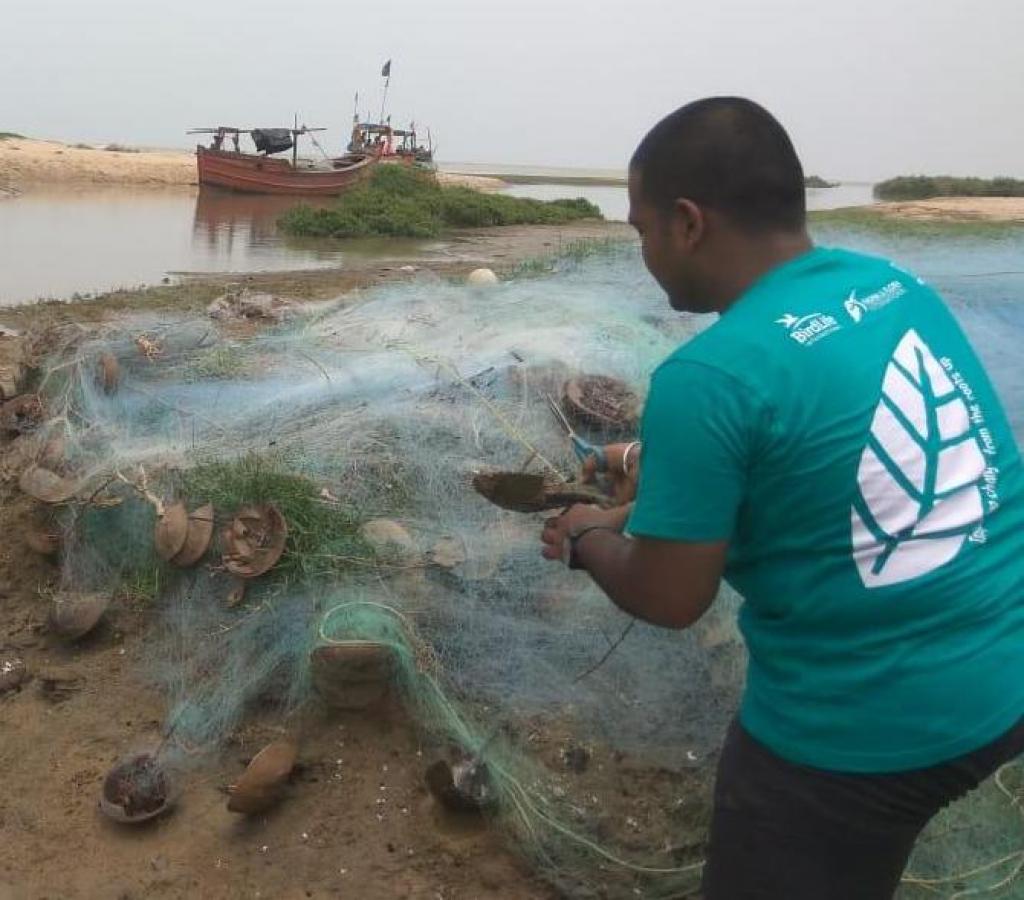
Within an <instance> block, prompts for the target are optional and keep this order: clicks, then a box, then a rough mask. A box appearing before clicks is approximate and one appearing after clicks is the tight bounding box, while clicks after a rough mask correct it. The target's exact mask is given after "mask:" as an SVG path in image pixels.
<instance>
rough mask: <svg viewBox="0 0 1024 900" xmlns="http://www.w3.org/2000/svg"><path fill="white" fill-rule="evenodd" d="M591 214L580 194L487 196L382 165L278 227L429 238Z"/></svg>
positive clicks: (306, 232)
mask: <svg viewBox="0 0 1024 900" xmlns="http://www.w3.org/2000/svg"><path fill="white" fill-rule="evenodd" d="M589 218H595V219H599V218H601V213H600V210H599V209H598V208H597V207H596V206H595V205H594V204H593V203H590V202H589V201H587V200H584V199H583V198H582V197H580V198H577V199H575V200H552V201H549V202H544V201H541V200H530V199H523V198H521V197H509V196H507V195H505V194H485V193H482V192H480V191H475V190H473V189H472V188H465V187H442V186H441V185H440V184H438V183H437V180H436V179H435V178H434V177H433V175H431V174H430V173H428V172H423V171H420V170H417V169H408V168H405V167H402V166H392V165H382V166H378V167H377V169H376V171H375V172H374V173H373V176H372V177H371V178H370V179H369V180H368V181H367V182H366V183H365V184H362V185H360V186H358V187H356V188H354V189H353V190H351V191H349V192H348V193H347V194H345V195H344V196H343V197H341V198H340V199H339V200H338V202H337V204H336V205H335V206H334V207H333V208H331V209H312V208H310V207H308V206H299V207H296V208H295V209H292V210H290V211H289V212H287V213H286V214H285V215H284V216H282V218H281V219H280V221H279V225H280V227H281V228H282V229H283V230H284V231H286V232H287V233H288V234H292V235H298V236H303V237H337V238H347V237H369V236H375V235H381V236H385V237H411V238H430V237H437V236H438V235H439V234H441V233H442V232H443V231H444V230H445V229H449V228H481V227H485V226H489V225H530V224H544V225H560V224H564V223H566V222H571V221H574V220H576V219H589Z"/></svg>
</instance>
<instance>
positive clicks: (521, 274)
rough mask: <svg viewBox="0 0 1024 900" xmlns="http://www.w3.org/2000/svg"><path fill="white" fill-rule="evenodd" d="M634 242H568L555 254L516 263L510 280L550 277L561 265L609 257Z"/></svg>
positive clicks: (592, 239)
mask: <svg viewBox="0 0 1024 900" xmlns="http://www.w3.org/2000/svg"><path fill="white" fill-rule="evenodd" d="M632 244H633V241H631V240H628V239H625V238H585V239H582V240H578V241H568V242H566V243H565V244H561V245H559V247H558V248H557V249H556V250H555V252H554V253H550V254H545V255H544V256H534V257H530V258H529V259H524V260H522V261H521V262H519V263H516V265H514V266H513V267H512V268H511V269H509V270H508V271H507V276H508V277H509V278H530V277H534V276H538V275H548V274H550V273H551V272H553V271H554V270H555V269H556V268H558V267H559V264H560V263H563V262H570V263H579V262H582V261H583V260H585V259H589V258H590V257H592V256H608V255H610V254H612V253H615V252H617V251H619V250H621V249H622V248H623V247H630V246H632Z"/></svg>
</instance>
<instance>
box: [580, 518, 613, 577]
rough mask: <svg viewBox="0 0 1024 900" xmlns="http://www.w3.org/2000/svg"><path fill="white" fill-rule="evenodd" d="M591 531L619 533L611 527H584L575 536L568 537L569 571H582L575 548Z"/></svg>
mask: <svg viewBox="0 0 1024 900" xmlns="http://www.w3.org/2000/svg"><path fill="white" fill-rule="evenodd" d="M591 531H611V532H614V533H615V534H618V533H619V529H618V528H612V526H611V525H586V526H584V527H583V528H581V529H580V530H579V531H577V532H576V533H575V534H570V535H569V562H568V566H569V568H570V569H582V568H583V566H582V565H580V561H579V558H578V557H577V555H576V547H577V545H578V544H579V542H580V541H581V540H582V539H583V537H584V536H585V535H588V534H590V532H591Z"/></svg>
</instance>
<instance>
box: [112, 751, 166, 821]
mask: <svg viewBox="0 0 1024 900" xmlns="http://www.w3.org/2000/svg"><path fill="white" fill-rule="evenodd" d="M172 805H173V797H172V782H171V777H170V775H169V773H168V772H167V771H166V769H165V768H164V767H163V766H162V765H161V764H160V762H159V760H157V759H156V757H154V756H153V755H152V754H151V753H140V754H138V755H136V756H132V757H129V758H128V759H126V760H124V761H123V762H120V763H118V764H117V765H116V766H114V768H112V769H111V770H110V772H108V773H107V777H106V778H105V779H104V780H103V790H102V792H101V793H100V810H102V812H103V813H104V814H105V815H107V816H109V817H110V818H111V819H113V820H114V821H115V822H122V823H124V824H131V825H135V824H138V823H139V822H146V821H148V820H149V819H152V818H155V817H156V816H159V815H161V814H162V813H165V812H166V811H167V810H168V809H170V808H171V806H172Z"/></svg>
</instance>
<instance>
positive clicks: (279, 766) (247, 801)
mask: <svg viewBox="0 0 1024 900" xmlns="http://www.w3.org/2000/svg"><path fill="white" fill-rule="evenodd" d="M298 755H299V748H298V746H297V745H296V744H295V742H294V741H290V740H286V739H285V740H280V741H274V742H273V743H272V744H267V746H266V747H264V748H263V749H262V750H261V751H260V752H259V753H257V754H256V755H255V756H254V757H253V758H252V760H251V761H250V763H249V765H248V766H247V767H246V770H245V771H244V772H243V773H242V776H241V777H240V778H239V779H238V781H236V782H235V783H234V784H232V785H230V786H229V787H228V794H229V797H228V809H229V810H230V811H231V812H236V813H243V814H245V815H255V814H256V813H261V812H265V811H266V810H268V809H270V808H271V807H272V806H274V805H275V804H276V803H279V802H280V801H281V799H282V798H283V797H284V792H285V788H286V786H287V783H288V779H289V777H290V776H291V774H292V769H294V768H295V761H296V759H298Z"/></svg>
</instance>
